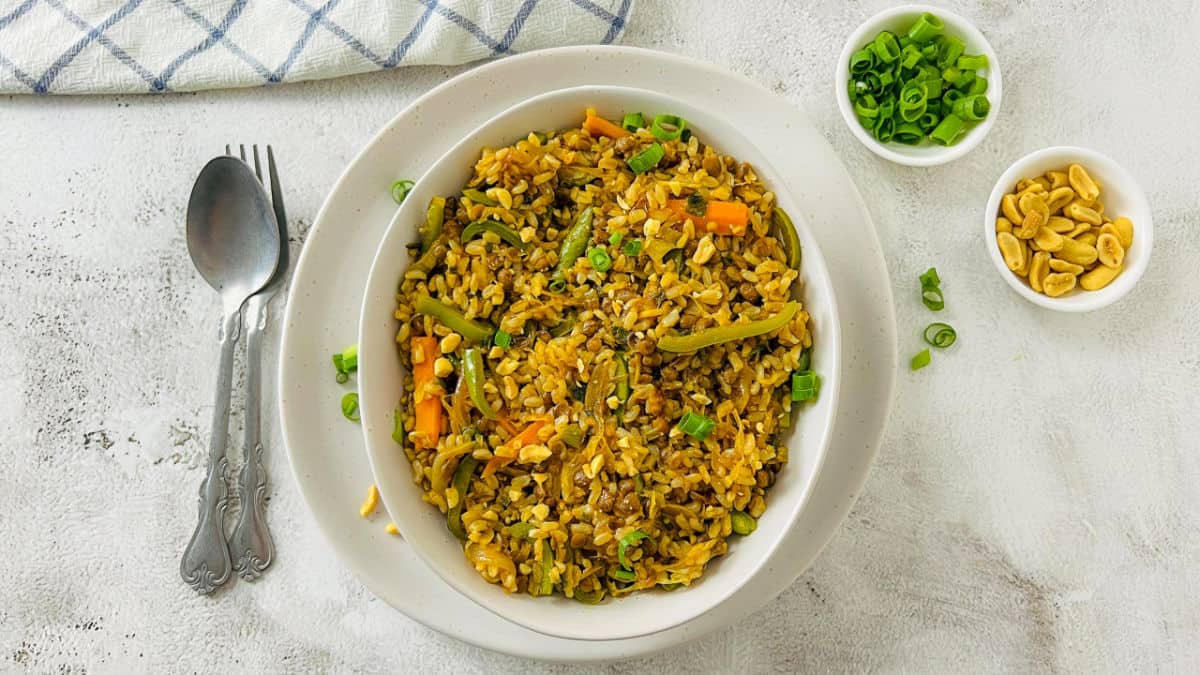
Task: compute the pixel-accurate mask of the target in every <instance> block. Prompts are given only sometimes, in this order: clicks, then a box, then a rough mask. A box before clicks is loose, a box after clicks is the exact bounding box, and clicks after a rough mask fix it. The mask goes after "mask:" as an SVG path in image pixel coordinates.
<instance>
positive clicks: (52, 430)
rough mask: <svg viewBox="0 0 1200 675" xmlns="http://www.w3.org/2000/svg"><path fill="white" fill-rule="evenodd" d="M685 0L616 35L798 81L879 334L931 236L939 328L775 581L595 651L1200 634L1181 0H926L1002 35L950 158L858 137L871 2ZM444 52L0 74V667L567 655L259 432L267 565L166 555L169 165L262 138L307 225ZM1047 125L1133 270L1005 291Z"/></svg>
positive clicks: (669, 668)
mask: <svg viewBox="0 0 1200 675" xmlns="http://www.w3.org/2000/svg"><path fill="white" fill-rule="evenodd" d="M688 5H689V6H690V7H688V6H685V5H684V3H678V4H676V3H671V4H668V3H665V2H659V1H655V0H640V2H639V6H638V9H637V13H636V15H635V17H634V20H633V24H632V26H631V27H630V31H629V33H628V35H627V38H626V44H634V45H641V46H648V47H654V48H660V49H665V50H670V51H675V52H680V53H684V54H687V55H690V56H694V57H697V58H701V59H706V60H709V61H713V62H715V63H718V64H721V65H724V66H726V67H729V68H731V69H733V70H736V71H739V72H742V73H745V74H747V75H749V76H751V77H753V78H754V79H756V80H758V81H760V82H762V83H764V84H766V85H767V86H769V87H771V88H773V89H775V90H776V91H778V92H780V93H781V94H783V95H784V96H786V97H788V98H789V99H791V100H793V101H795V102H796V103H798V104H800V105H802V106H803V107H804V108H806V109H807V111H808V113H809V114H810V115H812V116H813V118H814V119H815V120H816V121H817V123H818V124H819V125H820V126H821V127H822V128H823V129H825V131H826V135H827V137H828V138H829V140H830V142H832V143H833V144H834V145H835V147H836V148H837V149H838V150H839V153H840V154H841V156H842V157H843V160H844V161H845V162H846V164H847V166H848V167H849V169H850V172H851V174H852V175H853V176H854V178H855V180H856V181H857V182H858V184H859V186H860V188H861V189H862V191H863V193H864V196H865V197H866V199H867V201H868V204H869V206H870V208H871V211H872V214H873V215H874V217H875V218H876V223H877V226H878V228H879V233H880V236H881V238H882V240H883V243H884V247H885V250H887V251H888V252H889V255H890V259H889V266H890V273H891V277H892V281H893V285H894V287H895V289H896V294H897V303H898V312H899V321H900V332H901V334H902V335H907V336H909V337H907V338H902V344H901V345H900V350H901V354H902V355H905V354H907V353H909V352H910V351H913V350H916V349H917V348H918V342H919V337H918V336H919V331H920V328H921V327H922V326H923V325H924V324H925V323H926V322H927V321H928V320H929V315H928V313H927V312H926V311H925V310H924V308H923V307H921V305H920V304H919V302H918V301H917V299H916V297H915V293H910V292H909V291H910V290H912V288H913V286H914V285H915V275H916V273H917V272H919V271H920V270H922V269H924V268H925V267H927V266H928V265H930V264H936V265H937V266H938V269H939V271H940V272H941V273H942V277H943V279H944V280H945V286H944V289H945V291H946V295H947V298H948V302H949V307H948V310H947V318H948V319H949V320H950V322H951V323H953V324H954V325H955V326H956V327H957V328H958V329H959V335H960V343H959V345H957V346H956V347H955V348H954V349H953V350H951V352H950V353H948V354H938V355H936V361H935V362H934V364H933V365H932V366H931V367H930V368H927V369H926V370H924V371H921V372H920V373H917V374H910V373H908V372H904V373H902V374H901V377H900V382H899V386H898V390H897V397H896V404H895V406H896V407H895V411H894V413H893V416H892V424H891V426H890V428H889V430H888V433H887V436H886V442H885V447H884V448H883V451H882V454H881V456H880V459H879V462H878V463H877V465H876V467H875V469H874V472H873V474H872V477H871V479H870V481H869V482H868V484H867V488H866V492H865V494H864V496H863V497H862V499H861V500H860V501H859V503H858V505H857V506H856V508H855V510H854V512H853V513H852V515H851V517H850V518H849V520H848V521H847V523H846V524H845V526H844V527H843V529H842V531H841V532H840V533H839V534H838V536H837V537H836V538H835V539H834V541H833V543H832V544H831V545H830V547H829V548H828V550H827V551H826V552H825V553H824V554H823V555H822V557H821V558H820V559H819V560H818V562H817V563H816V565H815V566H814V567H813V568H812V569H811V570H810V571H809V572H808V573H807V574H805V575H804V577H803V578H802V579H801V580H800V581H799V582H797V583H796V584H795V585H794V586H793V587H792V588H791V589H790V590H789V591H788V592H787V593H785V594H784V595H783V597H781V598H780V599H778V600H777V601H775V602H773V603H772V604H771V605H769V606H768V607H767V608H766V609H764V610H763V611H761V612H760V613H758V614H757V615H755V616H753V617H752V618H751V619H749V620H747V621H746V622H744V624H742V625H739V626H735V627H733V628H732V629H730V630H729V631H728V632H726V633H724V634H722V635H719V636H714V637H712V638H711V639H706V640H705V641H703V643H702V644H697V645H692V646H688V647H684V648H680V649H677V650H675V651H673V652H668V653H665V654H662V655H659V656H657V657H653V658H649V659H642V660H639V661H637V662H632V663H626V664H616V665H613V666H609V667H596V668H593V669H590V670H592V671H595V672H634V671H640V670H643V669H645V670H650V671H657V672H674V671H678V672H715V671H720V672H745V673H759V672H795V671H884V672H896V671H908V672H931V671H956V672H961V671H984V670H987V671H991V670H1005V671H1014V672H1025V671H1076V672H1105V671H1107V672H1134V671H1163V672H1172V671H1174V672H1184V671H1195V670H1197V669H1198V668H1200V641H1197V639H1196V637H1197V635H1198V634H1200V609H1198V604H1200V603H1198V602H1197V598H1198V597H1200V582H1197V576H1198V573H1200V534H1198V533H1200V509H1198V507H1197V505H1196V501H1195V500H1196V496H1197V485H1200V452H1198V451H1200V415H1198V414H1197V412H1196V409H1197V404H1200V377H1198V376H1200V357H1198V356H1197V343H1198V335H1200V333H1198V329H1197V323H1198V322H1200V300H1198V298H1200V296H1198V295H1197V293H1196V289H1197V288H1198V286H1200V266H1197V264H1196V259H1197V257H1198V256H1200V243H1197V242H1198V241H1200V239H1198V238H1197V237H1196V234H1195V233H1196V231H1197V228H1198V227H1200V216H1198V215H1197V214H1198V213H1200V190H1197V187H1196V186H1197V184H1198V182H1200V181H1198V179H1200V171H1198V170H1197V168H1196V167H1197V163H1196V162H1197V160H1196V158H1197V157H1200V140H1198V138H1200V137H1198V136H1197V134H1196V133H1195V128H1196V117H1197V114H1200V87H1196V86H1195V83H1196V82H1197V73H1198V72H1200V55H1198V53H1197V52H1196V50H1195V49H1194V44H1193V42H1194V38H1193V36H1195V35H1196V34H1200V8H1198V7H1197V6H1196V5H1195V4H1193V3H1189V2H1184V1H1182V0H1180V1H1177V2H1174V3H1156V4H1155V5H1154V8H1153V9H1152V10H1146V9H1143V8H1140V7H1137V6H1135V5H1133V4H1118V3H1089V2H1069V3H1036V4H1033V3H1016V4H1014V3H1007V2H982V3H953V5H952V6H953V7H954V8H956V9H958V10H959V11H960V12H961V13H963V14H965V15H966V16H968V17H970V18H972V19H974V20H975V21H976V23H977V25H979V26H980V27H981V29H982V30H983V31H984V32H985V33H986V34H987V35H988V37H989V39H991V41H992V43H993V46H994V47H995V48H996V50H997V52H998V53H999V54H1000V57H1001V59H1002V60H1003V63H1002V67H1003V68H1004V72H1005V76H1006V83H1005V84H1006V85H1007V86H1006V87H1005V94H1006V95H1005V100H1004V102H1003V110H1002V118H1001V119H1000V120H999V123H998V124H997V125H996V127H995V129H994V130H993V131H992V133H991V135H990V136H989V137H988V138H987V139H986V140H985V141H984V143H983V144H982V145H981V146H980V147H979V148H977V149H976V150H975V151H974V152H972V153H971V154H970V155H968V156H967V157H966V158H965V159H963V160H961V161H959V162H957V163H954V164H952V165H950V166H946V167H941V168H935V169H928V170H921V169H906V168H903V167H897V166H893V165H890V164H887V163H885V162H883V161H882V160H879V159H877V158H875V157H874V156H873V155H871V154H869V153H868V152H867V151H866V150H865V149H864V148H862V147H861V146H859V145H858V144H857V142H856V141H855V140H854V139H853V137H852V136H851V135H850V134H849V132H848V131H847V130H846V129H845V128H844V126H843V124H842V121H841V118H840V116H839V115H838V113H837V109H836V105H835V102H834V100H833V98H832V96H831V84H830V78H831V71H832V68H833V67H834V65H833V60H834V58H835V57H836V52H837V51H838V49H840V47H841V40H842V39H843V38H844V36H845V35H847V34H848V33H849V32H850V31H851V30H852V29H853V28H854V26H856V25H857V24H858V22H859V21H861V20H862V19H864V18H866V17H867V16H868V15H869V14H871V13H873V12H874V11H876V10H878V9H880V8H882V7H883V6H885V3H882V2H861V3H850V4H843V3H841V2H832V1H829V2H811V3H803V4H799V3H795V4H793V3H788V4H782V3H776V2H771V3H753V4H751V3H743V4H740V5H739V4H736V3H722V4H718V3H705V6H706V9H705V10H704V11H701V10H699V9H697V8H696V7H695V6H694V5H692V3H688ZM455 72H457V70H455V69H441V68H430V69H418V70H411V69H410V70H404V71H401V72H392V73H385V74H378V75H369V76H363V77H356V78H350V79H344V80H337V81H330V82H317V83H310V84H304V85H297V86H289V87H284V88H279V89H274V90H252V91H236V92H213V93H205V94H200V95H185V96H175V97H169V98H130V97H120V98H117V97H104V98H92V99H56V100H45V99H41V100H34V99H27V98H13V99H6V100H0V128H2V129H3V132H4V133H3V135H2V136H0V138H2V139H3V140H0V147H2V148H3V149H4V151H5V153H4V154H5V162H4V163H3V165H0V203H2V204H4V208H3V211H2V213H0V223H2V227H0V353H3V354H5V355H6V356H7V367H6V368H4V369H3V371H2V372H0V390H2V391H3V392H4V394H3V396H2V397H0V439H2V440H0V465H3V466H4V467H6V470H5V471H4V472H3V474H0V560H3V561H4V562H5V565H4V567H5V571H4V574H3V575H0V671H21V670H24V669H29V670H32V671H37V672H83V671H85V670H86V671H89V672H131V671H132V672H169V671H180V672H184V671H188V672H190V671H211V670H214V669H216V668H218V667H228V669H230V670H232V671H244V672H274V671H287V670H333V671H351V670H353V671H364V672H405V671H406V672H454V673H474V672H530V671H533V672H541V671H543V670H544V671H548V672H565V671H566V670H567V669H566V668H563V667H555V666H544V665H540V664H534V663H526V662H522V661H520V660H517V659H512V658H508V657H500V656H496V655H493V654H489V653H486V652H482V651H479V650H475V649H473V648H468V647H465V646H462V645H461V644H459V643H457V642H455V641H453V640H452V639H450V638H447V637H444V636H441V635H438V634H435V633H432V632H430V631H428V630H426V629H425V628H423V627H421V626H419V625H416V624H414V623H413V622H411V621H409V620H408V619H406V618H404V617H403V616H401V615H399V614H397V613H396V612H393V611H392V610H390V609H389V608H388V607H387V606H386V605H384V604H383V603H381V602H379V601H378V600H375V599H374V598H373V597H371V596H370V594H369V593H367V592H366V591H364V590H363V589H362V588H361V587H360V586H359V585H358V584H357V582H356V581H355V580H354V579H353V578H352V577H351V576H350V575H349V574H348V573H347V572H346V571H345V570H344V569H343V568H342V567H341V565H340V564H339V563H338V562H337V561H336V560H335V559H334V558H333V556H332V554H331V553H328V552H327V551H324V550H323V548H322V546H321V542H320V537H319V535H318V534H317V532H316V529H315V527H314V525H313V524H312V522H311V520H310V519H309V517H308V515H307V513H306V511H305V507H304V505H303V504H302V502H301V500H300V497H299V495H298V493H297V491H296V488H295V486H294V484H293V483H292V481H291V479H290V476H289V474H288V468H287V466H286V460H285V459H284V458H283V457H282V454H281V452H279V451H276V452H274V453H273V454H271V455H270V456H269V457H268V464H269V470H270V472H271V475H272V476H273V477H275V478H276V479H277V480H275V481H274V484H273V489H272V501H271V504H270V507H269V511H270V514H271V519H272V524H273V527H274V528H275V533H276V539H277V541H278V542H279V548H280V561H281V562H280V564H279V566H278V567H277V568H276V569H273V570H272V571H271V573H269V574H268V576H267V578H266V580H264V582H263V584H262V585H261V586H258V587H252V586H250V585H247V584H238V585H236V586H235V587H233V588H232V589H231V590H230V591H229V592H227V593H224V594H223V595H221V596H220V597H218V598H217V599H216V600H215V601H213V600H200V599H197V598H195V597H192V596H191V594H190V592H188V591H187V590H186V589H185V588H184V586H183V585H182V584H181V583H180V581H179V579H178V574H177V560H178V555H179V552H180V550H182V547H183V545H184V543H185V541H186V538H187V536H188V534H189V533H190V528H191V526H192V524H193V522H194V504H195V501H194V500H195V496H194V495H195V490H196V487H197V485H198V484H199V480H200V475H201V468H200V465H201V462H202V461H203V456H204V443H203V439H204V437H205V434H206V433H207V429H205V428H204V426H205V425H206V424H207V422H208V413H209V407H208V406H210V405H211V403H210V400H211V394H212V392H211V391H210V389H211V386H212V382H211V380H212V379H213V378H212V377H211V374H210V373H211V368H212V365H213V363H214V362H215V356H216V353H215V346H214V345H213V343H212V341H211V333H212V327H213V326H214V325H215V323H214V322H215V317H216V315H217V310H218V308H217V305H216V299H215V296H214V295H213V294H212V293H211V292H210V291H209V290H207V288H205V287H204V286H203V285H202V283H201V282H200V281H199V279H198V278H197V277H196V276H195V275H194V273H193V272H192V270H191V267H190V263H189V262H188V259H187V256H186V252H185V248H184V240H183V232H182V222H183V209H184V206H185V203H186V195H187V190H188V188H189V187H190V183H191V180H192V179H193V178H194V175H195V172H196V171H197V170H198V168H199V167H200V165H201V164H202V163H203V161H204V160H205V159H207V158H208V157H209V156H210V155H211V154H212V153H213V152H214V151H216V150H217V149H218V148H220V147H222V146H223V144H224V143H226V142H228V141H260V142H267V141H269V142H272V143H274V144H275V146H276V149H277V150H278V151H279V154H280V157H281V159H282V160H283V162H284V167H285V169H286V174H285V179H286V186H287V188H288V195H289V210H290V213H291V215H292V219H293V222H292V225H293V228H294V232H296V233H297V234H296V235H295V237H294V241H293V243H292V245H293V247H298V246H299V245H300V243H301V240H302V239H303V235H304V233H305V231H306V228H307V226H308V223H309V222H310V220H311V218H312V216H313V214H315V213H316V210H317V208H318V206H319V204H320V201H321V199H322V197H323V196H324V194H325V192H326V191H327V190H328V189H329V187H330V186H331V184H332V182H333V180H334V179H335V178H336V176H337V175H338V173H339V172H340V171H341V169H342V167H343V166H344V165H345V164H346V162H347V161H348V160H349V159H350V158H351V157H352V156H353V154H354V153H355V152H356V151H357V149H358V148H359V147H360V146H361V145H362V144H363V143H364V142H365V141H366V140H367V139H368V138H369V137H370V135H371V134H372V133H373V132H374V130H375V129H377V128H378V127H379V126H381V125H382V124H383V123H384V122H385V121H386V120H388V119H389V118H390V117H391V116H392V115H393V114H394V113H395V112H396V111H397V110H398V109H399V108H400V107H402V106H403V105H405V104H406V103H407V102H408V101H410V100H412V99H413V98H414V97H415V96H417V95H418V94H419V93H421V92H423V91H425V90H427V89H428V88H429V87H431V86H433V85H434V84H436V83H438V82H440V81H442V80H444V79H445V78H446V77H448V76H450V75H453V74H454V73H455ZM731 112H732V113H737V114H744V115H746V117H747V123H753V122H752V115H753V110H736V109H734V110H731ZM1051 144H1080V145H1087V146H1092V147H1095V148H1097V149H1099V150H1101V151H1103V152H1105V153H1108V154H1110V155H1111V156H1113V157H1114V158H1116V159H1117V160H1118V161H1120V162H1122V163H1123V164H1124V165H1125V166H1126V167H1127V168H1128V169H1129V170H1130V171H1131V172H1132V173H1133V174H1134V175H1135V176H1137V177H1138V179H1139V180H1140V182H1141V183H1142V185H1143V187H1144V188H1145V189H1146V191H1147V193H1148V195H1149V197H1150V200H1151V203H1152V206H1153V208H1154V211H1155V216H1156V226H1157V227H1156V230H1157V232H1156V234H1157V242H1156V247H1155V252H1154V256H1153V259H1152V261H1151V264H1150V268H1149V270H1148V272H1147V274H1146V277H1145V278H1144V279H1143V280H1142V282H1141V283H1140V284H1139V286H1138V287H1137V288H1136V289H1135V290H1134V292H1133V293H1132V294H1131V295H1130V296H1129V297H1128V298H1127V299H1126V300H1124V301H1122V302H1121V303H1119V304H1118V305H1116V306H1113V307H1111V308H1109V309H1107V310H1103V311H1101V312H1098V313H1095V314H1090V315H1084V316H1067V315H1062V314H1052V313H1049V312H1046V311H1042V310H1039V309H1037V308H1035V307H1033V306H1032V305H1029V304H1028V303H1026V302H1025V301H1024V300H1022V299H1020V298H1019V297H1018V296H1016V295H1015V294H1014V293H1012V292H1011V291H1010V290H1008V288H1007V287H1006V286H1005V285H1004V283H1003V281H1002V280H1001V279H999V278H998V277H997V276H996V273H995V270H994V269H993V267H992V265H991V263H990V261H989V260H988V259H987V258H986V256H985V251H984V249H983V247H982V244H981V242H980V236H979V218H980V209H981V208H982V204H983V202H984V201H985V200H986V198H987V194H988V192H989V190H990V189H991V186H992V183H993V181H994V180H995V178H996V177H997V176H998V175H999V173H1000V172H1001V171H1002V170H1003V169H1004V168H1005V167H1006V166H1007V165H1008V163H1009V162H1011V161H1012V160H1014V159H1016V158H1017V157H1019V156H1020V155H1022V154H1024V153H1026V152H1028V151H1030V150H1033V149H1036V148H1038V147H1042V146H1045V145H1051ZM268 370H269V374H270V373H273V371H274V368H273V366H272V367H270V368H269V369H268ZM237 424H238V420H237V419H236V418H235V420H234V425H235V427H236V426H237ZM268 432H269V433H271V434H272V435H274V436H275V437H277V436H278V430H277V429H275V428H269V429H268Z"/></svg>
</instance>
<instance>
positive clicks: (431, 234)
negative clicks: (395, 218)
mask: <svg viewBox="0 0 1200 675" xmlns="http://www.w3.org/2000/svg"><path fill="white" fill-rule="evenodd" d="M445 222H446V198H445V197H434V198H433V199H430V200H429V208H428V209H426V210H425V227H422V228H421V253H425V252H426V251H428V250H429V248H430V247H431V246H433V243H434V242H435V241H437V240H438V237H440V236H442V225H443V224H444V223H445Z"/></svg>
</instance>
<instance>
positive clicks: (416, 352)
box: [412, 337, 442, 448]
mask: <svg viewBox="0 0 1200 675" xmlns="http://www.w3.org/2000/svg"><path fill="white" fill-rule="evenodd" d="M412 352H413V396H414V398H415V399H416V403H415V405H414V408H415V409H416V416H417V424H416V429H414V431H416V432H417V433H416V435H415V439H414V440H415V442H416V445H417V447H420V448H432V447H434V446H436V445H437V442H438V439H439V438H441V436H442V400H441V399H442V397H441V395H440V394H434V393H432V390H433V388H434V387H435V386H436V380H437V378H436V376H435V375H434V374H433V362H434V360H436V359H437V355H438V341H437V338H435V337H415V338H413V339H412Z"/></svg>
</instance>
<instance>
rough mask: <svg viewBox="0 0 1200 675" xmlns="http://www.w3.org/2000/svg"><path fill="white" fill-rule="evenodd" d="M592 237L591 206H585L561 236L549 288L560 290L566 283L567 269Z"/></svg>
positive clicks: (581, 253)
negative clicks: (556, 261) (561, 240)
mask: <svg viewBox="0 0 1200 675" xmlns="http://www.w3.org/2000/svg"><path fill="white" fill-rule="evenodd" d="M591 239H592V207H590V206H589V207H587V208H586V209H584V210H583V211H582V212H580V214H579V217H578V218H576V219H575V224H574V225H572V226H571V229H570V230H569V231H568V232H567V236H565V237H563V243H562V247H561V248H560V249H559V251H558V265H557V266H556V267H555V268H554V275H553V276H552V277H551V279H550V290H554V291H561V290H562V289H564V288H566V285H567V280H566V277H567V270H569V269H571V266H573V265H574V264H575V261H576V260H578V259H579V256H581V255H583V251H584V249H586V248H587V245H588V242H589V241H591Z"/></svg>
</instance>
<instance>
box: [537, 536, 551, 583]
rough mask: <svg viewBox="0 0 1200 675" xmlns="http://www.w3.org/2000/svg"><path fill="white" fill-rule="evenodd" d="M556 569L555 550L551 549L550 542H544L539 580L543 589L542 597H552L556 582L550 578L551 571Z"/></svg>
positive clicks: (545, 540) (547, 540) (544, 540)
mask: <svg viewBox="0 0 1200 675" xmlns="http://www.w3.org/2000/svg"><path fill="white" fill-rule="evenodd" d="M553 569H554V549H552V548H551V547H550V540H549V539H543V540H542V564H541V571H542V575H541V579H540V580H539V581H540V583H541V585H542V588H541V591H542V592H541V595H550V594H551V593H553V592H554V580H553V579H551V578H550V571H551V570H553Z"/></svg>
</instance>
